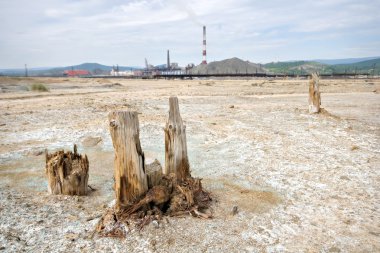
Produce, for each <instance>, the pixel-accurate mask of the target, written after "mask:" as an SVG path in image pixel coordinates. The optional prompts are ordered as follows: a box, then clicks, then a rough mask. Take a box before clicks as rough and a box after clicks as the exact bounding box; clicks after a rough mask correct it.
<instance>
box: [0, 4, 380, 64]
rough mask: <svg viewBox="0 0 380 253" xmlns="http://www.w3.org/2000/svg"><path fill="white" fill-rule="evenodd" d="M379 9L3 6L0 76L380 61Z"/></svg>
mask: <svg viewBox="0 0 380 253" xmlns="http://www.w3.org/2000/svg"><path fill="white" fill-rule="evenodd" d="M379 9H380V1H370V0H363V1H360V2H357V1H353V0H321V1H312V0H306V1H302V2H298V1H295V0H290V1H279V0H273V1H265V2H263V1H258V0H257V1H256V0H234V1H233V0H226V1H223V3H221V2H220V1H216V0H209V1H201V0H194V1H191V2H188V1H184V0H150V1H149V0H141V1H120V0H111V1H105V0H89V1H74V0H49V1H47V0H41V1H35V2H30V1H26V0H15V1H1V2H0V29H1V36H0V68H21V67H23V66H24V64H25V63H26V64H28V66H29V67H44V66H70V65H76V64H79V63H83V62H99V63H101V64H106V65H116V64H119V65H123V66H142V65H144V58H147V59H148V61H149V63H151V64H154V65H157V64H162V63H165V62H166V50H167V49H169V50H170V53H171V60H172V62H178V63H179V64H180V65H182V66H184V65H186V64H188V63H195V64H199V63H200V62H201V59H202V55H201V50H202V25H203V24H204V25H206V26H207V55H208V61H214V60H222V59H226V58H231V57H239V58H241V59H244V60H250V61H253V62H261V63H264V62H271V61H285V60H297V59H299V60H302V59H304V60H308V59H333V58H356V57H368V56H378V55H380V29H378V27H377V26H378V24H379V23H380V16H379V15H378V10H379Z"/></svg>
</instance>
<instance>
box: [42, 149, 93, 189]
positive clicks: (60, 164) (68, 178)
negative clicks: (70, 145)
mask: <svg viewBox="0 0 380 253" xmlns="http://www.w3.org/2000/svg"><path fill="white" fill-rule="evenodd" d="M45 156H46V167H45V173H46V176H47V178H48V191H49V193H50V194H65V195H86V194H87V187H88V186H87V183H88V175H89V173H88V172H89V163H88V159H87V155H85V156H84V157H83V156H82V155H80V154H78V153H77V146H76V145H74V153H73V152H71V151H67V152H66V153H65V152H64V151H63V150H61V151H58V152H55V153H53V154H49V153H48V152H47V150H46V151H45Z"/></svg>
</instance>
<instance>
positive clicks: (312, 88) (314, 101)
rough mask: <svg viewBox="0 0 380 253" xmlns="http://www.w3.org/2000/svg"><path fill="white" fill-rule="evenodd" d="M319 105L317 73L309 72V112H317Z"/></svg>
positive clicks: (319, 94) (319, 95)
mask: <svg viewBox="0 0 380 253" xmlns="http://www.w3.org/2000/svg"><path fill="white" fill-rule="evenodd" d="M320 106H321V93H320V92H319V77H318V74H316V73H313V74H311V78H310V80H309V113H319V112H320Z"/></svg>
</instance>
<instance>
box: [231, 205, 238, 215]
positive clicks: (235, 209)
mask: <svg viewBox="0 0 380 253" xmlns="http://www.w3.org/2000/svg"><path fill="white" fill-rule="evenodd" d="M238 212H239V210H238V206H234V207H233V208H232V215H236V214H237V213H238Z"/></svg>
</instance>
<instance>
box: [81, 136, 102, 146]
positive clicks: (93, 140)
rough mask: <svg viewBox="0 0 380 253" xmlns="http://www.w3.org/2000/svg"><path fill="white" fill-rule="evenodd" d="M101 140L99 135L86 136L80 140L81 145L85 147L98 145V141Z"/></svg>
mask: <svg viewBox="0 0 380 253" xmlns="http://www.w3.org/2000/svg"><path fill="white" fill-rule="evenodd" d="M101 141H102V138H101V137H91V136H88V137H85V138H84V139H83V140H82V145H83V146H85V147H94V146H96V145H98V143H99V142H101Z"/></svg>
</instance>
